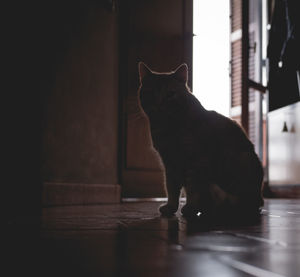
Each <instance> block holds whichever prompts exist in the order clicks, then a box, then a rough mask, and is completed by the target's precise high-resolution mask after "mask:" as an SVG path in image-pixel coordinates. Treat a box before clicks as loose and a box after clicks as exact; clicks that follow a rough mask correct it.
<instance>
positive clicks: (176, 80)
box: [138, 62, 190, 119]
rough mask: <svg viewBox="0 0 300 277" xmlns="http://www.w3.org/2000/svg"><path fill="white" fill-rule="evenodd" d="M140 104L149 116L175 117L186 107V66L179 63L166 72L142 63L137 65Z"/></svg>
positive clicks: (187, 91) (187, 90) (188, 92)
mask: <svg viewBox="0 0 300 277" xmlns="http://www.w3.org/2000/svg"><path fill="white" fill-rule="evenodd" d="M138 67H139V76H140V84H141V85H140V89H139V97H140V104H141V107H142V108H143V110H144V111H145V113H146V114H147V115H148V117H149V118H150V119H151V117H153V118H154V117H157V116H160V117H161V116H167V117H176V116H180V114H181V113H182V112H183V111H184V110H185V109H186V99H187V94H190V91H189V89H188V87H187V80H188V67H187V65H186V64H182V65H180V66H179V67H178V68H177V69H176V70H174V71H171V72H166V73H159V72H154V71H152V70H151V69H150V68H149V67H148V66H146V65H145V64H144V63H142V62H140V63H139V65H138Z"/></svg>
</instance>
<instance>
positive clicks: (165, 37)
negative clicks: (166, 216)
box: [119, 0, 192, 197]
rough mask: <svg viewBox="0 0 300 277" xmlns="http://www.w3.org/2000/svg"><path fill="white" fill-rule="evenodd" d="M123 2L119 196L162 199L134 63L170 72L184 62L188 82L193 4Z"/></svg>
mask: <svg viewBox="0 0 300 277" xmlns="http://www.w3.org/2000/svg"><path fill="white" fill-rule="evenodd" d="M124 2H125V1H122V3H121V1H120V5H119V9H120V84H119V85H120V93H121V103H120V104H121V110H122V111H121V113H122V114H121V120H122V126H121V139H122V150H121V152H122V155H121V156H122V164H121V170H120V174H121V183H122V196H123V197H163V196H165V194H164V189H163V182H164V174H163V168H162V166H161V163H160V158H159V156H158V155H157V153H156V152H155V151H153V149H152V147H151V138H150V133H149V126H148V122H147V119H146V118H145V117H144V116H143V114H142V112H141V110H140V108H139V106H138V99H137V91H138V87H139V78H138V62H139V61H143V62H144V63H146V64H147V65H148V66H149V67H150V68H151V69H153V70H155V71H170V70H173V69H175V68H176V67H177V66H178V65H180V64H181V63H183V62H186V63H187V64H188V65H189V67H190V72H189V73H190V76H192V74H191V68H192V63H191V61H192V1H191V0H186V1H184V0H164V1H161V0H152V1H148V0H131V1H126V3H124ZM189 83H190V84H191V79H190V82H189Z"/></svg>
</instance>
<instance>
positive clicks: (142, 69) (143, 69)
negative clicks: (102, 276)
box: [138, 62, 152, 83]
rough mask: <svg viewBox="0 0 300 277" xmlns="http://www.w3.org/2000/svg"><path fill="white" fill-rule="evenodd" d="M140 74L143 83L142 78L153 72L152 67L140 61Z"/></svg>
mask: <svg viewBox="0 0 300 277" xmlns="http://www.w3.org/2000/svg"><path fill="white" fill-rule="evenodd" d="M138 67H139V76H140V82H141V83H142V80H143V79H144V77H145V76H147V75H149V74H151V73H152V72H151V70H150V68H149V67H148V66H147V65H145V64H144V63H143V62H139V65H138Z"/></svg>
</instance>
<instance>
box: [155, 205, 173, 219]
mask: <svg viewBox="0 0 300 277" xmlns="http://www.w3.org/2000/svg"><path fill="white" fill-rule="evenodd" d="M159 211H160V213H161V214H162V215H163V216H168V217H170V216H173V215H174V214H175V213H176V212H177V207H176V206H173V205H170V204H165V205H162V206H160V207H159Z"/></svg>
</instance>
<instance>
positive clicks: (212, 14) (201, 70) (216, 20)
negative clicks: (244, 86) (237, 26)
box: [193, 0, 230, 116]
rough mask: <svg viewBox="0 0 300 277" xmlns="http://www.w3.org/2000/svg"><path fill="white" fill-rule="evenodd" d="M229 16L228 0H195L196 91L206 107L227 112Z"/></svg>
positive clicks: (194, 59)
mask: <svg viewBox="0 0 300 277" xmlns="http://www.w3.org/2000/svg"><path fill="white" fill-rule="evenodd" d="M216 7H218V8H216ZM229 20H230V18H229V1H226V0H211V1H206V0H194V14H193V21H194V22H193V26H194V29H193V33H194V35H195V36H194V41H193V93H194V95H195V96H196V97H197V98H198V99H199V101H200V102H201V103H202V105H203V106H204V107H205V108H206V109H208V110H215V111H217V112H219V113H221V114H223V115H226V116H228V115H229V104H230V82H229V81H230V79H229V59H230V58H229V57H230V48H229V46H230V42H229V34H230V33H229V32H230V30H229V27H230V21H229Z"/></svg>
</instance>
